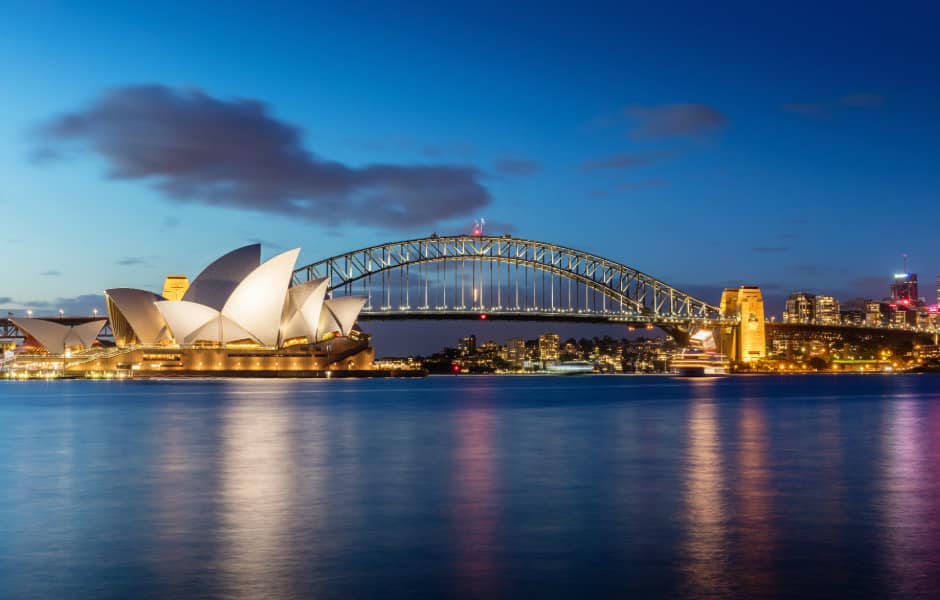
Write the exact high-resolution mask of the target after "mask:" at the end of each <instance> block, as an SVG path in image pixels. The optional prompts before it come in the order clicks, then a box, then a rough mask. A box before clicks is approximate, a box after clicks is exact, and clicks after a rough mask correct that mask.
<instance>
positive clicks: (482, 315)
mask: <svg viewBox="0 0 940 600" xmlns="http://www.w3.org/2000/svg"><path fill="white" fill-rule="evenodd" d="M480 320H481V321H485V320H486V313H480Z"/></svg>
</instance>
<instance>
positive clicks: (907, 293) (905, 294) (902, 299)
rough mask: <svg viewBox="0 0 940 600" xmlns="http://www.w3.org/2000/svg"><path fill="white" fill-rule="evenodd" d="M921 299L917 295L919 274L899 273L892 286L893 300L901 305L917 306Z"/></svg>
mask: <svg viewBox="0 0 940 600" xmlns="http://www.w3.org/2000/svg"><path fill="white" fill-rule="evenodd" d="M919 299H920V296H919V295H918V293H917V273H898V274H896V275H895V276H894V283H892V284H891V300H893V301H895V302H898V303H900V304H909V305H916V304H917V303H918V301H919Z"/></svg>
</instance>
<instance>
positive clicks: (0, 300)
mask: <svg viewBox="0 0 940 600" xmlns="http://www.w3.org/2000/svg"><path fill="white" fill-rule="evenodd" d="M12 303H13V298H10V297H9V296H0V304H12Z"/></svg>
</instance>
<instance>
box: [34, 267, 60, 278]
mask: <svg viewBox="0 0 940 600" xmlns="http://www.w3.org/2000/svg"><path fill="white" fill-rule="evenodd" d="M39 275H40V276H41V277H59V276H60V275H62V271H56V270H55V269H50V270H48V271H43V272H42V273H40V274H39Z"/></svg>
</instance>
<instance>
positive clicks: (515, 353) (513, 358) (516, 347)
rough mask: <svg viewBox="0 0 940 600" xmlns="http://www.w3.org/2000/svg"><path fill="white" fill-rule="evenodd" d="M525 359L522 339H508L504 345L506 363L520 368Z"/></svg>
mask: <svg viewBox="0 0 940 600" xmlns="http://www.w3.org/2000/svg"><path fill="white" fill-rule="evenodd" d="M525 357H526V355H525V340H524V339H522V338H512V339H510V340H509V342H508V343H507V344H506V362H508V363H510V364H511V365H513V366H515V367H520V366H522V362H523V361H524V360H525Z"/></svg>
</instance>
